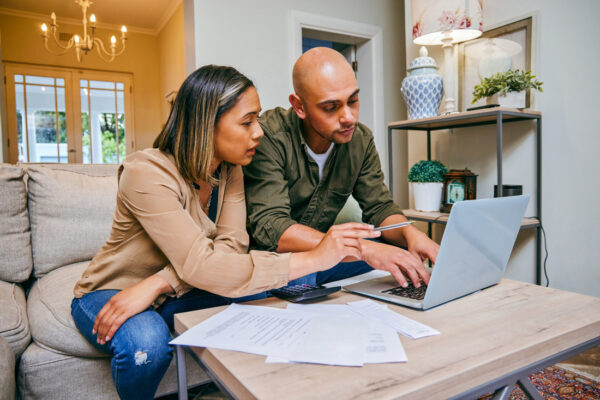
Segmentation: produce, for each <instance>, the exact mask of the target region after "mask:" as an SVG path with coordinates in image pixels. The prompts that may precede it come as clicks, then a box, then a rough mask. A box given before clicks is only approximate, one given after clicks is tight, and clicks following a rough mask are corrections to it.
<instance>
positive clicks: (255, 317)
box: [170, 304, 314, 357]
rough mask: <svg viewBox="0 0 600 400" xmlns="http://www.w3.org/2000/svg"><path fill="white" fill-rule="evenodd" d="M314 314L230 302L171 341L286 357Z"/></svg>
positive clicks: (172, 342)
mask: <svg viewBox="0 0 600 400" xmlns="http://www.w3.org/2000/svg"><path fill="white" fill-rule="evenodd" d="M313 319H314V315H311V314H303V313H293V312H291V313H290V312H289V311H287V310H282V309H279V308H271V307H256V306H247V305H239V304H232V305H230V306H229V307H227V308H226V309H225V310H224V311H222V312H220V313H218V314H215V315H213V316H212V317H210V318H208V319H206V320H205V321H203V322H201V323H200V324H198V325H196V326H194V327H192V328H190V329H188V330H187V331H186V332H184V333H183V334H182V335H180V336H178V337H177V338H175V339H173V340H172V341H171V342H170V344H175V345H186V346H197V347H212V348H216V349H225V350H237V351H243V352H246V353H253V354H260V355H274V356H279V357H287V356H289V353H290V351H291V349H293V348H294V347H295V346H296V345H297V344H298V342H299V339H300V338H301V337H302V336H303V335H304V334H306V332H307V330H308V328H309V327H310V325H311V323H312V322H313Z"/></svg>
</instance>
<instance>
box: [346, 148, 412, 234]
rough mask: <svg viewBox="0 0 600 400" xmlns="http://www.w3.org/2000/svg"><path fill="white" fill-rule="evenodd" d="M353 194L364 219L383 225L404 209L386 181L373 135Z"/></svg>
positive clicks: (400, 213)
mask: <svg viewBox="0 0 600 400" xmlns="http://www.w3.org/2000/svg"><path fill="white" fill-rule="evenodd" d="M352 196H353V197H354V198H355V199H356V201H358V204H359V205H360V208H361V209H362V212H363V221H364V222H366V223H369V224H372V225H375V226H379V225H381V223H382V222H383V220H384V219H386V218H387V217H389V216H390V215H395V214H399V215H402V209H401V208H400V207H399V206H398V205H397V204H396V203H394V201H393V200H392V196H391V195H390V191H389V190H388V188H387V186H386V185H385V182H384V176H383V171H382V170H381V163H380V161H379V155H378V154H377V149H376V148H375V143H374V141H373V138H372V137H371V138H370V140H369V142H368V144H367V149H366V152H365V157H364V159H363V163H362V166H361V169H360V173H359V175H358V179H357V181H356V184H355V185H354V189H353V191H352Z"/></svg>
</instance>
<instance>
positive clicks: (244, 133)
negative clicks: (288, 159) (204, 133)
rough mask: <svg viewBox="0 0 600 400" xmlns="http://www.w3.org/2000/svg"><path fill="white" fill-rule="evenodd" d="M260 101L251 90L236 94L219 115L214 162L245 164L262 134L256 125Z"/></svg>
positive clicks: (256, 93)
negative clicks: (229, 107) (234, 102)
mask: <svg viewBox="0 0 600 400" xmlns="http://www.w3.org/2000/svg"><path fill="white" fill-rule="evenodd" d="M259 113H260V99H259V98H258V92H257V91H256V89H255V88H254V87H249V88H248V89H246V91H245V92H244V93H242V94H241V95H240V97H239V98H238V101H237V103H236V104H235V106H233V107H232V108H231V109H230V110H229V111H227V112H226V113H225V114H223V115H222V116H221V118H220V119H219V122H218V123H217V126H216V127H215V161H217V163H220V162H221V161H227V162H229V163H231V164H236V165H248V164H250V161H252V156H254V153H255V152H256V150H255V149H256V146H258V142H259V140H260V138H261V137H262V136H263V131H262V128H261V127H260V125H259V124H258V114H259Z"/></svg>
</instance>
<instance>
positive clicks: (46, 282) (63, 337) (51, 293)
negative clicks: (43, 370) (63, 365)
mask: <svg viewBox="0 0 600 400" xmlns="http://www.w3.org/2000/svg"><path fill="white" fill-rule="evenodd" d="M88 264H89V261H86V262H81V263H77V264H73V265H68V266H66V267H62V268H59V269H57V270H54V271H52V272H50V273H49V274H47V275H45V276H43V277H42V278H40V279H38V280H37V281H36V282H35V284H34V285H33V287H32V288H31V290H30V291H29V297H28V298H27V313H28V314H29V325H30V327H31V336H32V337H33V340H34V341H35V342H36V343H37V344H38V345H40V346H41V347H44V348H47V349H50V350H53V351H55V352H59V353H64V354H69V355H74V356H81V357H107V355H106V354H104V353H102V352H101V351H99V350H98V349H96V348H95V347H94V346H92V344H90V343H89V342H88V341H87V340H86V339H85V338H84V337H83V336H81V334H80V333H79V329H77V327H76V326H75V322H74V321H73V318H72V317H71V301H72V300H73V287H74V286H75V282H77V281H78V280H79V278H81V274H82V273H83V271H84V270H85V269H86V268H87V266H88Z"/></svg>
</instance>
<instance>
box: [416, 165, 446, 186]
mask: <svg viewBox="0 0 600 400" xmlns="http://www.w3.org/2000/svg"><path fill="white" fill-rule="evenodd" d="M447 171H448V170H447V169H446V167H445V166H444V164H442V163H441V162H439V161H437V160H434V161H427V160H421V161H419V162H418V163H416V164H415V165H413V166H412V167H411V168H410V171H409V172H408V181H409V182H443V181H444V174H445V173H446V172H447Z"/></svg>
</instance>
